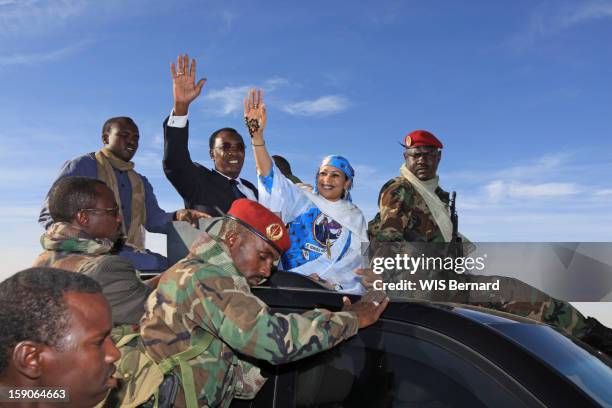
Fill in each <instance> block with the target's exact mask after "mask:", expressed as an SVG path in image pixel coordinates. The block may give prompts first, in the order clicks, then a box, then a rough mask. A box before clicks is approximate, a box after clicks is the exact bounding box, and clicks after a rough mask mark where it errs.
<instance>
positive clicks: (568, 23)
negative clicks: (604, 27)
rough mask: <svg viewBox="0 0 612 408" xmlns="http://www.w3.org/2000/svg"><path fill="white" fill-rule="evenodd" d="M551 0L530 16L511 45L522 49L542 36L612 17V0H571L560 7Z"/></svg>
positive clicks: (511, 41)
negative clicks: (574, 0)
mask: <svg viewBox="0 0 612 408" xmlns="http://www.w3.org/2000/svg"><path fill="white" fill-rule="evenodd" d="M558 4H559V2H551V3H549V4H544V5H543V6H541V7H538V8H537V9H536V10H535V11H534V12H533V14H532V15H531V16H530V19H529V23H528V25H527V27H526V28H525V29H524V30H523V31H521V32H520V33H518V34H517V35H516V36H515V37H514V38H512V39H511V40H510V45H511V46H512V47H513V48H515V49H517V50H522V49H524V48H527V47H529V46H532V45H533V43H534V42H536V40H538V39H539V38H541V37H547V36H552V35H555V34H558V33H560V32H562V31H565V30H567V29H570V28H573V27H575V26H578V25H581V24H585V23H588V22H590V21H593V20H600V19H603V18H610V17H612V0H588V1H580V2H578V1H576V2H570V3H568V4H566V5H565V6H562V7H559V6H558Z"/></svg>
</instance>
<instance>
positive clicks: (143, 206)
mask: <svg viewBox="0 0 612 408" xmlns="http://www.w3.org/2000/svg"><path fill="white" fill-rule="evenodd" d="M139 139H140V134H139V131H138V127H137V126H136V124H135V123H134V121H133V120H132V119H131V118H128V117H116V118H110V119H108V120H107V121H106V122H105V123H104V126H103V127H102V143H103V144H104V146H103V147H102V148H101V149H100V150H99V151H97V152H92V153H86V154H83V155H80V156H77V157H75V158H73V159H71V160H68V161H67V162H66V163H64V165H63V167H62V169H61V170H60V174H59V176H58V177H57V179H58V180H59V179H61V178H64V177H70V176H86V177H92V178H97V179H99V180H102V181H104V182H105V183H106V185H107V186H108V187H109V188H110V189H111V190H112V192H113V193H114V196H115V200H116V201H117V204H118V205H119V214H120V215H121V216H122V218H123V224H122V230H123V231H122V232H123V234H124V235H125V236H126V238H127V240H126V245H125V246H124V248H123V250H122V251H121V254H120V255H121V256H124V257H126V258H127V259H129V260H130V261H132V263H133V264H134V266H135V267H136V269H138V270H140V271H149V272H159V271H163V270H166V269H168V261H167V260H166V258H165V257H164V256H162V255H160V254H156V253H154V252H151V251H148V250H147V249H146V247H145V230H146V231H149V232H155V233H161V234H166V233H167V232H168V224H169V223H170V222H171V221H189V222H191V223H193V224H194V225H197V221H196V220H197V219H198V218H201V217H206V216H207V214H204V213H201V212H197V211H193V210H191V211H185V210H181V211H177V212H174V213H171V212H166V211H164V210H163V209H161V208H160V207H159V205H158V204H157V198H156V197H155V194H154V193H153V187H152V186H151V184H150V183H149V181H148V180H147V178H146V177H144V176H142V175H141V174H139V173H137V172H136V171H135V170H134V163H133V162H132V161H131V160H132V159H133V157H134V155H135V154H136V151H137V150H138V144H139ZM38 221H39V223H40V224H41V225H42V226H43V227H44V228H45V229H47V228H49V226H50V225H51V224H52V223H53V222H54V221H57V220H55V219H54V218H53V216H52V214H50V212H49V208H48V196H47V198H46V199H45V203H44V204H43V208H42V210H41V212H40V217H39V219H38Z"/></svg>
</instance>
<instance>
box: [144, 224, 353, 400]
mask: <svg viewBox="0 0 612 408" xmlns="http://www.w3.org/2000/svg"><path fill="white" fill-rule="evenodd" d="M357 329H358V322H357V318H356V315H355V314H354V313H352V312H337V313H332V312H329V311H327V310H323V309H315V310H311V311H308V312H306V313H303V314H297V313H291V314H271V313H270V311H269V309H268V306H267V305H266V304H265V303H263V302H262V301H261V300H259V299H258V298H257V297H255V296H254V295H253V294H252V293H251V290H250V288H249V285H248V283H247V281H246V279H245V278H244V277H243V275H242V274H241V273H240V272H239V271H238V270H237V269H236V267H235V266H234V264H233V262H232V260H231V258H230V257H229V256H228V255H227V254H226V252H225V251H224V249H223V247H222V244H220V243H217V242H216V240H215V239H213V238H211V236H209V235H207V234H205V233H203V234H201V235H200V237H199V238H198V239H197V240H196V242H194V244H193V246H192V248H191V252H190V254H189V255H188V256H187V257H186V258H184V259H183V260H181V261H180V262H178V263H177V264H176V265H174V266H173V267H172V268H170V269H169V270H168V271H166V272H165V273H164V275H163V276H162V278H161V280H160V282H159V284H158V287H157V289H156V290H155V291H154V292H153V293H152V294H151V296H150V297H149V299H148V302H147V304H146V311H145V316H144V318H143V319H142V322H141V334H142V339H143V342H144V344H145V347H146V350H147V353H148V354H149V355H150V356H151V357H152V358H153V359H154V360H155V361H156V362H158V363H159V362H160V361H161V360H163V359H164V358H165V357H168V356H171V355H174V354H176V353H179V352H182V351H184V350H186V349H188V348H189V347H190V345H191V341H192V339H193V338H194V337H195V335H196V334H201V332H200V331H201V330H205V331H207V332H209V333H211V334H212V335H213V336H214V339H213V341H212V343H211V344H210V346H209V347H208V349H207V350H206V351H205V352H204V353H203V354H201V355H200V356H199V357H196V358H195V359H194V360H192V361H191V363H190V364H191V367H192V368H193V376H194V380H195V389H196V393H197V394H198V395H197V397H198V404H199V405H200V406H206V407H208V406H214V407H217V406H220V407H227V406H229V404H230V403H231V400H232V398H234V397H238V398H246V399H250V398H253V397H254V396H255V394H256V393H257V391H258V390H259V388H260V387H261V386H262V385H263V383H264V382H265V378H264V377H263V376H262V375H261V374H260V371H259V369H258V368H257V367H256V366H255V365H253V364H252V363H250V362H247V361H246V358H249V357H250V358H255V359H260V360H265V361H267V362H270V363H272V364H282V363H287V362H290V361H295V360H298V359H301V358H304V357H307V356H309V355H312V354H315V353H318V352H320V351H323V350H326V349H329V348H331V347H333V346H335V345H336V344H338V343H339V342H341V341H343V340H345V339H347V338H349V337H351V336H353V335H354V334H355V333H357ZM237 352H239V353H240V354H241V356H240V357H239V356H238V355H237V354H236V353H237ZM244 356H246V358H245V357H244ZM174 370H175V371H176V373H177V374H179V373H180V368H179V367H176V368H175V369H174ZM184 398H185V397H184V393H183V391H182V390H180V391H179V393H178V396H177V399H176V406H177V407H180V406H184V404H185V400H184Z"/></svg>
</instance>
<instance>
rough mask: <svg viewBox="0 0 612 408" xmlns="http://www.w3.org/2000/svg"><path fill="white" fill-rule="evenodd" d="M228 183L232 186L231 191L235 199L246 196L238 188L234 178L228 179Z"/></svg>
mask: <svg viewBox="0 0 612 408" xmlns="http://www.w3.org/2000/svg"><path fill="white" fill-rule="evenodd" d="M229 183H230V185H231V186H232V193H234V198H235V199H239V198H246V196H245V195H244V194H243V193H242V191H240V189H239V188H238V182H237V181H236V180H234V179H232V180H230V181H229Z"/></svg>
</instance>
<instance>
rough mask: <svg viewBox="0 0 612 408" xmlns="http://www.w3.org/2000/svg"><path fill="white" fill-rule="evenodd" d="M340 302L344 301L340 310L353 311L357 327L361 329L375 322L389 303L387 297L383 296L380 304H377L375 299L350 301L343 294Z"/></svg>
mask: <svg viewBox="0 0 612 408" xmlns="http://www.w3.org/2000/svg"><path fill="white" fill-rule="evenodd" d="M342 303H344V307H343V308H342V311H343V312H353V313H355V314H356V315H357V320H358V322H359V328H360V329H363V328H364V327H368V326H369V325H371V324H374V323H376V321H377V320H378V319H379V318H380V315H381V314H382V312H383V311H384V310H385V308H386V307H387V305H388V304H389V298H387V297H385V299H384V300H383V301H382V302H381V303H380V304H377V303H378V302H376V301H373V302H366V301H363V300H360V301H359V302H357V303H351V300H350V299H349V298H348V297H346V296H345V297H343V298H342Z"/></svg>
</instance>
